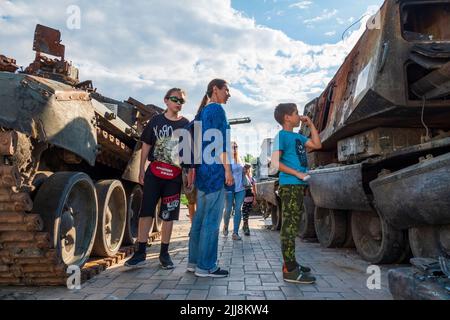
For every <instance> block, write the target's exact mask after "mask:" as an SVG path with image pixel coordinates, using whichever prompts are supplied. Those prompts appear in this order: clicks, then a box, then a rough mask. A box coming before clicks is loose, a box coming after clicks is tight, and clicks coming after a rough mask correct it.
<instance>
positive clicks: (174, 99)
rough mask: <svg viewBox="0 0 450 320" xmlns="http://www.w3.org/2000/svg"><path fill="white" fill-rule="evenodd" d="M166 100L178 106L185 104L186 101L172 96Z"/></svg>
mask: <svg viewBox="0 0 450 320" xmlns="http://www.w3.org/2000/svg"><path fill="white" fill-rule="evenodd" d="M168 99H169V100H170V101H172V102H175V103H178V104H185V103H186V101H185V100H184V99H183V98H178V97H174V96H172V97H169V98H168Z"/></svg>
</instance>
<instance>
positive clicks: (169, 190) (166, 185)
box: [139, 169, 182, 221]
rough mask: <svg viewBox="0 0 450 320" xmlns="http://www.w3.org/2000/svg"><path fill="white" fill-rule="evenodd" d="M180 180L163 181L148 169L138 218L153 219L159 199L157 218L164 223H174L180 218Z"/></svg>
mask: <svg viewBox="0 0 450 320" xmlns="http://www.w3.org/2000/svg"><path fill="white" fill-rule="evenodd" d="M181 184H182V182H181V179H179V178H176V179H173V180H165V179H161V178H158V177H156V176H154V175H153V174H152V173H151V171H150V169H148V170H147V172H146V173H145V178H144V194H143V196H142V206H141V211H140V214H139V217H141V218H154V217H155V212H156V207H157V205H158V202H159V200H160V199H161V209H160V211H159V217H160V218H161V219H162V220H164V221H176V220H178V219H179V217H180V195H181Z"/></svg>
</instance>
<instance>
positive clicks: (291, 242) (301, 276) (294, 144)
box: [272, 103, 322, 284]
mask: <svg viewBox="0 0 450 320" xmlns="http://www.w3.org/2000/svg"><path fill="white" fill-rule="evenodd" d="M275 120H276V121H277V122H278V123H279V124H281V125H282V127H283V130H281V131H280V132H279V133H278V134H277V136H276V137H275V139H274V146H273V153H272V166H274V167H275V168H277V169H278V170H279V171H280V177H279V185H280V187H279V194H280V197H281V209H282V217H283V224H282V227H281V233H280V238H281V251H282V254H283V260H284V264H283V279H284V280H285V281H287V282H292V283H302V284H311V283H314V282H315V280H316V279H315V278H314V277H313V276H311V275H310V274H309V272H310V271H311V269H310V268H308V267H304V266H301V265H300V264H298V263H297V260H296V257H295V239H296V237H297V234H298V225H299V220H300V216H301V214H302V211H303V193H304V191H305V188H306V186H307V182H306V180H307V177H308V175H307V173H306V172H307V169H308V161H307V156H306V149H307V148H308V149H309V150H317V149H320V148H322V144H321V142H320V137H319V133H318V131H317V129H316V127H315V126H314V124H313V122H312V121H311V119H310V118H309V117H305V116H300V115H299V114H298V110H297V106H296V105H295V104H293V103H285V104H280V105H278V106H277V107H276V109H275ZM301 122H304V123H305V124H306V125H307V126H309V127H310V129H311V139H308V138H307V137H305V136H303V135H301V134H299V133H295V132H294V128H296V127H299V126H300V123H301Z"/></svg>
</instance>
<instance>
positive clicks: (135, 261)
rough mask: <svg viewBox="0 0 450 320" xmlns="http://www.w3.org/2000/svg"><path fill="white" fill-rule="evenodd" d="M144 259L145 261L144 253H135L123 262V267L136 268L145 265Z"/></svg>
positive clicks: (145, 255)
mask: <svg viewBox="0 0 450 320" xmlns="http://www.w3.org/2000/svg"><path fill="white" fill-rule="evenodd" d="M145 259H147V254H146V253H145V252H143V253H141V252H137V251H136V252H135V253H134V254H133V256H132V257H131V258H130V259H129V260H127V261H126V262H125V267H129V268H137V267H141V266H143V265H145Z"/></svg>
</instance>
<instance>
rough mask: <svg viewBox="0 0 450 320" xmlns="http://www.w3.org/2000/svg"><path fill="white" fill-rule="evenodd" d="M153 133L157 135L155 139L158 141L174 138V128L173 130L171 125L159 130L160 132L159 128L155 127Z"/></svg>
mask: <svg viewBox="0 0 450 320" xmlns="http://www.w3.org/2000/svg"><path fill="white" fill-rule="evenodd" d="M153 132H154V133H155V137H156V138H157V139H158V140H162V139H164V138H168V137H171V136H172V134H173V128H172V126H169V125H167V124H165V125H163V126H162V128H161V129H159V130H158V127H154V128H153Z"/></svg>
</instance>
